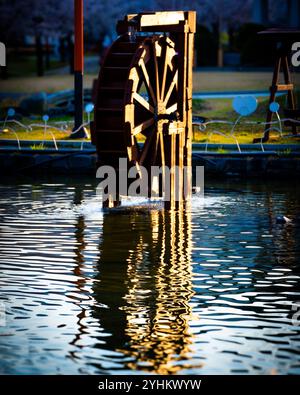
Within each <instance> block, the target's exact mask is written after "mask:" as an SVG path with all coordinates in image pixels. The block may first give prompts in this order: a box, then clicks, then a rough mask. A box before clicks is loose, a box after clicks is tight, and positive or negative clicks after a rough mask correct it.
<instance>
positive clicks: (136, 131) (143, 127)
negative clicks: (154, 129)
mask: <svg viewBox="0 0 300 395" xmlns="http://www.w3.org/2000/svg"><path fill="white" fill-rule="evenodd" d="M153 124H154V118H150V119H147V120H146V121H143V122H142V123H140V124H139V125H138V126H136V127H135V128H133V130H132V135H133V136H136V135H137V134H139V133H141V132H143V131H144V130H146V129H148V128H149V126H151V125H153Z"/></svg>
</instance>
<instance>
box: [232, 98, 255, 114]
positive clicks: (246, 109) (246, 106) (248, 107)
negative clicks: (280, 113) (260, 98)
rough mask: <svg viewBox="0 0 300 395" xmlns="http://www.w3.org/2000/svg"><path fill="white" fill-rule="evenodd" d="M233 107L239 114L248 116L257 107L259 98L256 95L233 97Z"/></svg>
mask: <svg viewBox="0 0 300 395" xmlns="http://www.w3.org/2000/svg"><path fill="white" fill-rule="evenodd" d="M232 107H233V109H234V111H235V112H237V113H238V114H239V115H242V116H247V115H250V114H252V113H253V112H254V111H255V110H256V109H257V99H256V98H255V97H254V96H237V97H235V98H234V99H233V102H232Z"/></svg>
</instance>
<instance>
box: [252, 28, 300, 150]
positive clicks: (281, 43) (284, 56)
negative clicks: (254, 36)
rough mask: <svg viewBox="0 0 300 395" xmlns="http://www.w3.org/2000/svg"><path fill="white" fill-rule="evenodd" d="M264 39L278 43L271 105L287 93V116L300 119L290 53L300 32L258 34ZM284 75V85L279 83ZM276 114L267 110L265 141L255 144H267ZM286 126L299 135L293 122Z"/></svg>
mask: <svg viewBox="0 0 300 395" xmlns="http://www.w3.org/2000/svg"><path fill="white" fill-rule="evenodd" d="M258 34H259V35H260V36H261V37H262V38H265V39H267V40H268V41H269V42H273V43H276V47H277V50H276V55H275V63H274V70H273V77H272V84H271V86H270V96H269V104H271V103H272V102H274V101H275V99H276V94H277V92H283V91H284V92H287V105H288V108H287V109H285V116H287V117H288V118H292V119H297V118H299V117H300V110H299V109H297V108H296V101H295V96H294V85H293V83H292V79H291V73H290V62H289V59H290V52H291V46H292V43H293V42H296V41H299V40H300V31H297V30H294V29H285V30H284V29H268V30H264V31H262V32H259V33H258ZM281 72H282V74H283V83H280V82H279V78H280V73H281ZM273 116H274V113H273V112H272V111H270V109H269V108H268V109H267V118H266V127H265V133H264V137H263V139H260V138H259V139H254V141H253V142H254V143H260V142H261V141H262V142H266V141H268V140H269V136H270V132H269V130H270V126H271V122H272V120H273ZM285 125H286V126H291V128H292V132H293V134H294V135H297V124H296V123H295V122H293V121H287V122H286V123H285Z"/></svg>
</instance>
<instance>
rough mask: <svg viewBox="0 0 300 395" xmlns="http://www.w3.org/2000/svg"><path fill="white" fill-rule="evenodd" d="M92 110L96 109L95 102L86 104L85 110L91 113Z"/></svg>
mask: <svg viewBox="0 0 300 395" xmlns="http://www.w3.org/2000/svg"><path fill="white" fill-rule="evenodd" d="M92 111H94V104H93V103H88V104H87V105H86V106H85V112H86V113H88V114H90V113H91V112H92Z"/></svg>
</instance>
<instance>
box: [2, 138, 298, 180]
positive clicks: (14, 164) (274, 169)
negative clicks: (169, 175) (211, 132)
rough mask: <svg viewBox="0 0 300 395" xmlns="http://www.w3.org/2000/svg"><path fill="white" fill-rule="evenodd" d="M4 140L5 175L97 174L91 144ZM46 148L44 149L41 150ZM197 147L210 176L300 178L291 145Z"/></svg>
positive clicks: (196, 159)
mask: <svg viewBox="0 0 300 395" xmlns="http://www.w3.org/2000/svg"><path fill="white" fill-rule="evenodd" d="M46 144H47V145H46V146H45V145H44V146H43V141H30V140H27V141H21V142H20V149H18V146H17V143H16V142H15V141H11V140H2V141H1V147H0V166H1V170H2V173H3V174H4V173H5V172H10V173H16V174H17V173H21V174H22V173H28V172H29V173H41V172H42V173H45V172H46V173H49V174H91V175H92V174H94V173H95V168H96V162H97V156H96V150H95V147H94V146H93V145H91V143H89V142H81V141H79V142H77V141H76V142H74V141H58V142H57V145H58V150H56V149H55V147H54V143H53V142H51V141H47V142H46ZM41 146H42V149H40V148H39V147H41ZM240 149H241V152H239V151H238V149H237V146H236V145H234V144H222V145H218V144H208V145H206V144H193V166H204V167H205V172H206V174H213V175H216V176H239V177H262V176H263V177H292V176H295V175H298V174H300V146H299V145H290V144H285V145H282V144H280V145H279V144H268V145H264V146H263V147H262V146H261V145H255V146H254V145H247V144H244V145H240Z"/></svg>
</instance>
